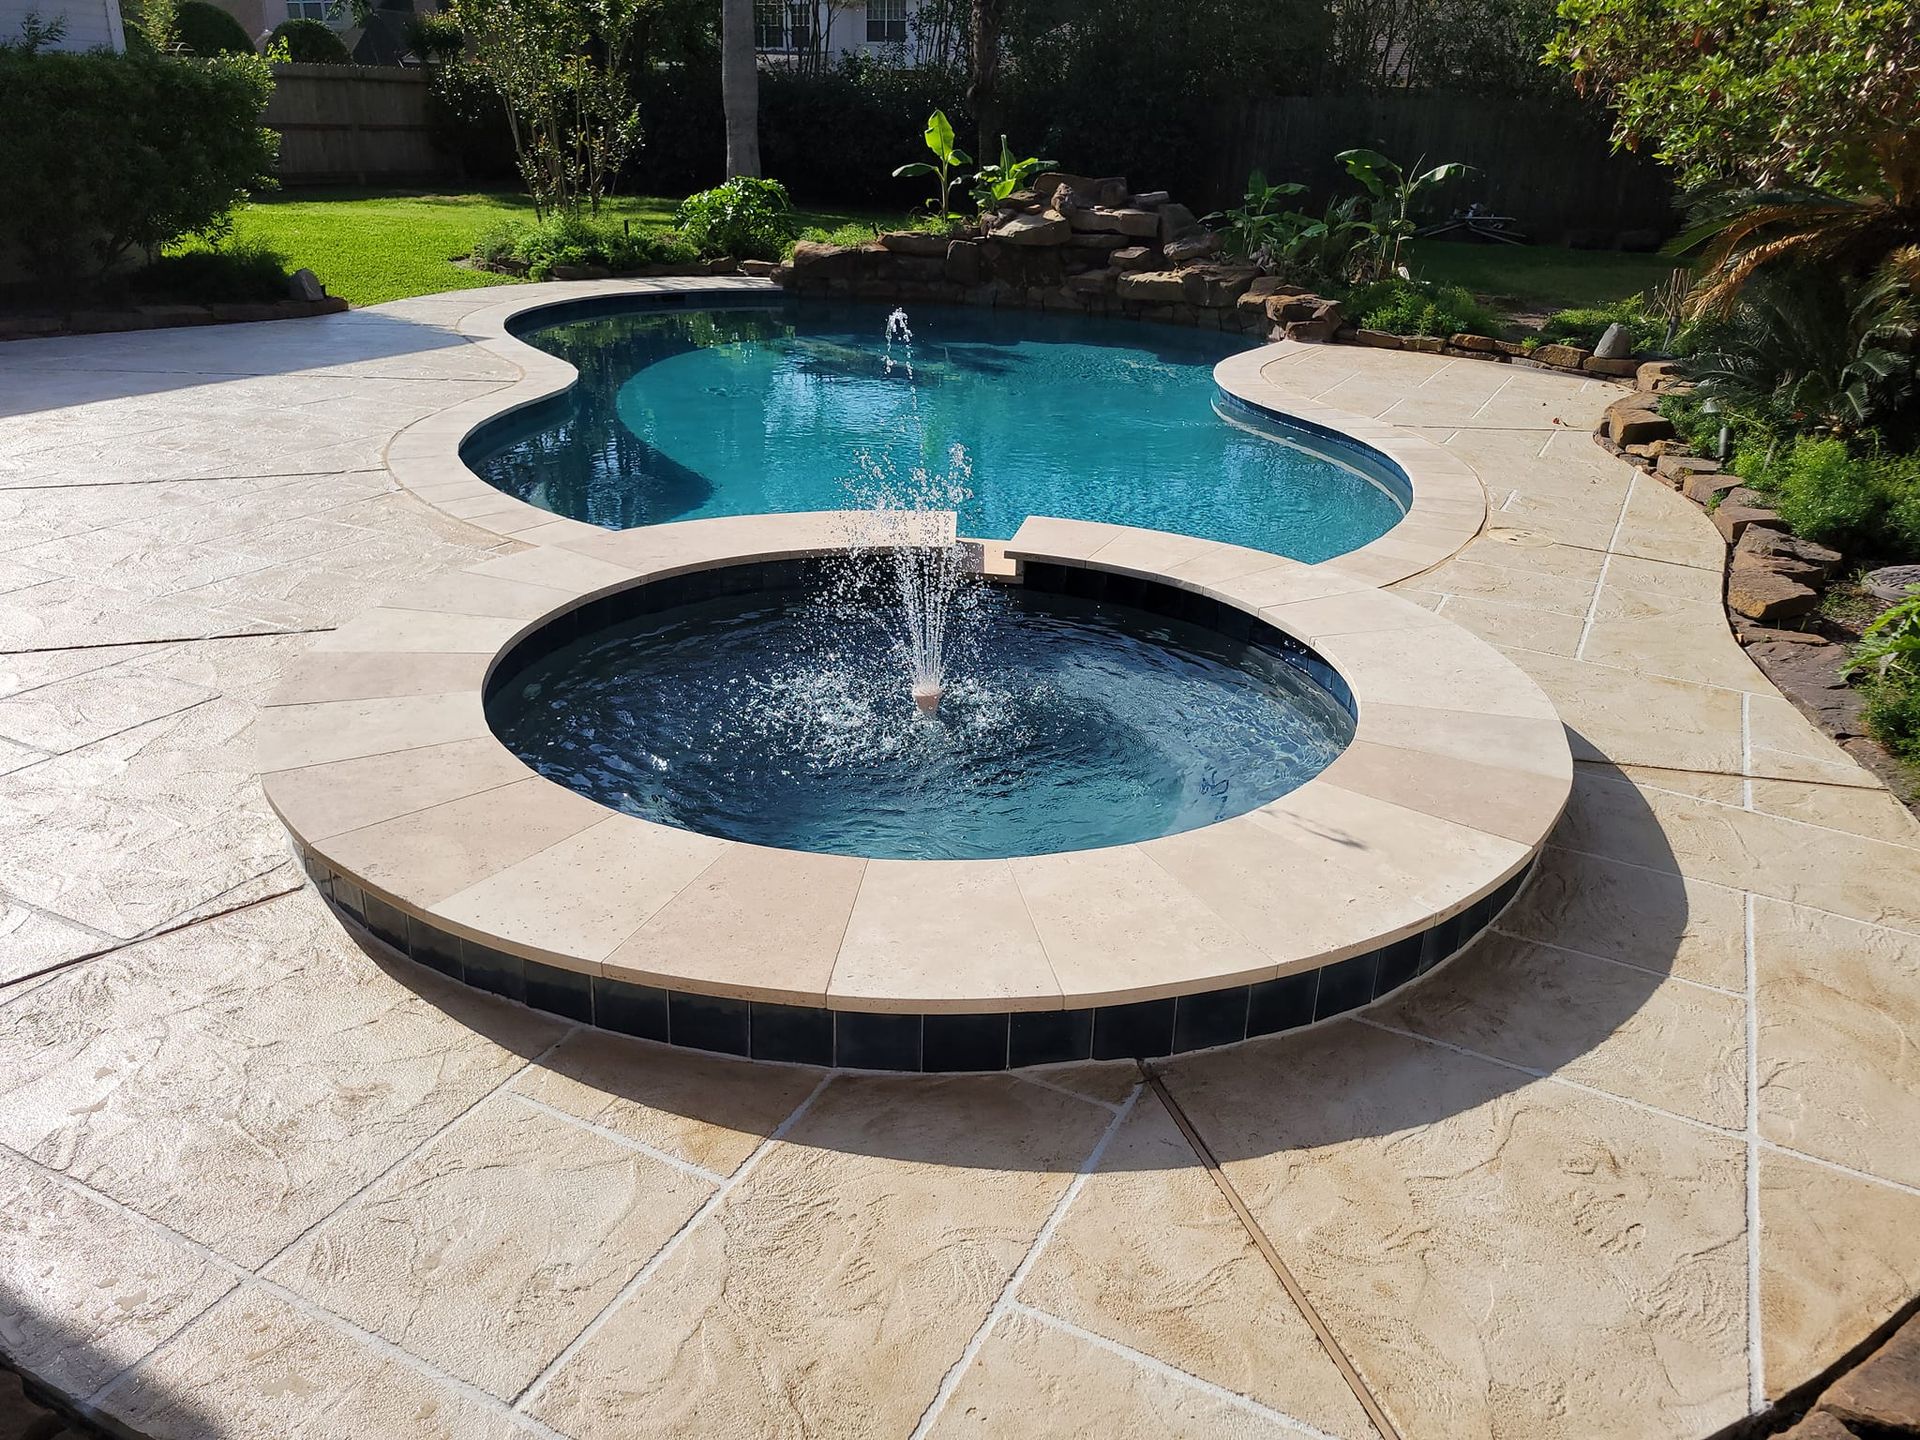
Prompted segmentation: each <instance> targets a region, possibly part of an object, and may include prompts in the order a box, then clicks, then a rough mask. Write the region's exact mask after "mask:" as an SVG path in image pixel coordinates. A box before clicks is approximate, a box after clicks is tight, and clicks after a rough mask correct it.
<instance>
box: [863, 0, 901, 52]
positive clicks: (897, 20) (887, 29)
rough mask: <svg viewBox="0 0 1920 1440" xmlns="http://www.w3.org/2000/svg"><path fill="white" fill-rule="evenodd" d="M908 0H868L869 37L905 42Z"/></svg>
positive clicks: (870, 40)
mask: <svg viewBox="0 0 1920 1440" xmlns="http://www.w3.org/2000/svg"><path fill="white" fill-rule="evenodd" d="M906 38H907V0H867V39H868V41H869V42H872V41H895V42H899V43H904V42H905V41H906Z"/></svg>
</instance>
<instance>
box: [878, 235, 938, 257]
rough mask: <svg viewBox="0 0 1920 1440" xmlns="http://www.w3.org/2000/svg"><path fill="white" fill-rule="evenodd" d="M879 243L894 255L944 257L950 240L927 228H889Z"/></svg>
mask: <svg viewBox="0 0 1920 1440" xmlns="http://www.w3.org/2000/svg"><path fill="white" fill-rule="evenodd" d="M880 243H881V244H882V245H884V246H885V247H886V248H887V249H889V250H891V251H892V252H893V253H894V254H896V255H930V256H935V257H940V258H944V257H945V256H946V253H947V246H948V245H949V244H951V243H952V242H951V241H950V240H948V239H947V237H946V236H944V235H935V234H934V233H933V232H932V231H929V230H889V231H888V232H887V233H886V234H884V235H882V236H881V237H880Z"/></svg>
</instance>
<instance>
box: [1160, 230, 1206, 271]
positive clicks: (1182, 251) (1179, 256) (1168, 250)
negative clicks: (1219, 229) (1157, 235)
mask: <svg viewBox="0 0 1920 1440" xmlns="http://www.w3.org/2000/svg"><path fill="white" fill-rule="evenodd" d="M1160 248H1161V250H1162V252H1164V253H1165V255H1166V257H1167V260H1168V263H1170V264H1174V265H1180V264H1184V263H1185V262H1187V261H1190V260H1204V259H1206V258H1207V257H1208V256H1209V255H1217V254H1219V253H1220V237H1219V236H1218V235H1215V234H1214V233H1213V232H1212V231H1211V230H1195V231H1192V232H1190V233H1188V234H1186V235H1182V236H1181V237H1180V238H1179V239H1178V240H1168V241H1166V242H1165V243H1164V244H1162V245H1161V247H1160Z"/></svg>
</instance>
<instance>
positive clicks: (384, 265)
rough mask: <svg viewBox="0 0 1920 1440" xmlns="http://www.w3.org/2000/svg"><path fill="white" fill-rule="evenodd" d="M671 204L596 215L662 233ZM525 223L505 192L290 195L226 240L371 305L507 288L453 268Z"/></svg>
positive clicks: (641, 204) (253, 210)
mask: <svg viewBox="0 0 1920 1440" xmlns="http://www.w3.org/2000/svg"><path fill="white" fill-rule="evenodd" d="M679 203H680V202H679V200H678V199H677V198H666V197H662V196H657V195H632V196H621V197H619V198H617V199H614V200H611V201H609V202H607V203H606V205H605V206H603V207H602V214H611V215H612V217H613V218H614V219H616V220H631V221H632V222H633V223H634V224H635V225H652V226H665V225H668V224H671V223H672V220H673V212H674V209H675V207H676V206H677V205H678V204H679ZM532 218H533V205H532V203H531V202H530V201H528V200H527V198H526V197H525V196H524V195H518V194H514V193H511V192H507V191H490V192H481V193H476V194H466V195H418V194H410V193H396V192H393V191H378V190H324V191H321V190H295V191H290V192H283V193H279V194H273V195H266V196H262V197H261V198H259V199H258V200H255V201H254V202H253V203H252V204H250V205H248V206H246V207H245V208H244V209H242V210H241V211H240V212H239V213H238V214H237V215H236V216H235V219H234V239H235V240H236V241H238V242H241V243H245V244H257V245H263V246H266V247H268V248H270V249H273V250H276V251H278V252H279V253H280V254H282V255H284V256H286V259H287V268H288V269H290V270H297V269H299V268H300V267H302V266H305V267H306V268H308V269H310V270H312V271H313V273H314V274H315V275H318V276H319V277H320V282H321V284H323V285H325V286H326V287H327V289H328V291H329V292H330V293H332V294H335V295H342V296H345V297H346V299H347V300H348V301H350V302H351V303H353V304H355V305H378V304H380V303H381V302H382V301H386V300H399V299H402V298H404V297H406V296H408V295H434V294H438V293H440V292H441V291H443V290H466V289H471V288H473V287H475V286H480V285H502V284H512V283H514V282H513V281H512V280H510V279H509V278H508V277H507V276H504V275H492V274H488V273H486V272H484V271H477V270H465V269H462V268H460V267H459V266H457V265H455V264H454V263H453V262H454V260H456V259H460V258H464V257H465V256H466V254H467V253H468V251H470V250H471V249H472V248H473V242H474V240H475V239H476V238H478V237H479V235H480V234H481V233H482V232H483V231H486V230H489V229H491V228H492V227H494V226H495V225H498V224H500V223H501V222H502V221H505V220H516V219H524V220H531V219H532ZM896 218H897V217H896ZM863 219H864V220H865V221H867V222H868V223H869V224H871V223H874V222H876V221H879V222H886V221H888V220H889V217H885V216H865V217H863V216H860V215H857V214H852V213H848V212H845V211H813V210H807V211H802V212H800V215H799V220H800V223H801V224H802V225H803V226H818V227H821V228H822V229H829V230H831V229H835V228H837V227H841V226H846V225H851V224H856V223H859V222H860V221H862V220H863Z"/></svg>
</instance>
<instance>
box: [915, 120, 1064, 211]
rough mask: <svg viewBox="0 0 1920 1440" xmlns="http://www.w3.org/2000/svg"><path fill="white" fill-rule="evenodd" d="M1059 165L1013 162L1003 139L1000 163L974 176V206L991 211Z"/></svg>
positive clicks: (1030, 160)
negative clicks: (1015, 192)
mask: <svg viewBox="0 0 1920 1440" xmlns="http://www.w3.org/2000/svg"><path fill="white" fill-rule="evenodd" d="M962 163H964V161H963V162H962ZM1059 163H1060V162H1059V161H1057V160H1042V159H1040V158H1039V157H1038V156H1034V155H1029V156H1027V157H1026V158H1025V159H1024V160H1016V159H1014V158H1013V151H1012V150H1011V149H1009V148H1008V146H1007V137H1006V136H1004V135H1002V136H1001V137H1000V159H999V161H998V162H997V163H994V164H987V165H982V166H981V167H980V168H979V169H978V170H977V171H975V172H974V176H973V198H974V202H975V203H976V204H978V205H979V207H980V208H981V209H982V210H991V209H993V207H994V206H996V205H998V204H999V203H1000V202H1001V201H1002V200H1005V199H1006V198H1007V197H1008V196H1009V195H1011V194H1013V192H1014V191H1016V190H1024V189H1025V188H1026V185H1027V182H1028V181H1029V180H1031V179H1033V177H1034V176H1036V175H1038V174H1039V173H1040V172H1041V171H1042V170H1051V169H1053V168H1054V167H1055V166H1056V165H1058V164H1059ZM895 173H896V174H897V173H898V172H897V171H896V172H895Z"/></svg>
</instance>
